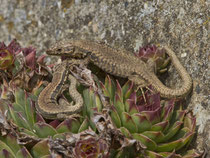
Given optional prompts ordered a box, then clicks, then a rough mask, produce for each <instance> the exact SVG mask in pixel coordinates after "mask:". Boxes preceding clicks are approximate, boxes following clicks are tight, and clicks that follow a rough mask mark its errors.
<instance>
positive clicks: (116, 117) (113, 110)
mask: <svg viewBox="0 0 210 158" xmlns="http://www.w3.org/2000/svg"><path fill="white" fill-rule="evenodd" d="M110 116H111V119H112V121H113V122H114V124H115V125H116V127H117V128H120V127H121V126H122V125H121V120H120V117H119V115H118V113H117V110H116V108H115V107H114V106H111V114H110Z"/></svg>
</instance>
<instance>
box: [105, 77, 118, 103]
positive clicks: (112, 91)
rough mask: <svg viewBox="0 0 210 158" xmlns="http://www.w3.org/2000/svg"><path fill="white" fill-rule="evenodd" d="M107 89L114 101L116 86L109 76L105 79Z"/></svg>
mask: <svg viewBox="0 0 210 158" xmlns="http://www.w3.org/2000/svg"><path fill="white" fill-rule="evenodd" d="M105 88H106V89H107V90H108V93H109V96H107V97H110V100H112V101H113V100H114V94H115V89H116V88H115V84H114V82H113V80H111V79H110V77H109V76H107V77H106V79H105Z"/></svg>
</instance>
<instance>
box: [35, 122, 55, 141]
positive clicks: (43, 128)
mask: <svg viewBox="0 0 210 158" xmlns="http://www.w3.org/2000/svg"><path fill="white" fill-rule="evenodd" d="M34 130H35V133H36V134H37V135H38V136H39V137H40V138H46V137H48V136H53V135H55V134H56V133H57V132H56V130H55V129H54V128H53V127H52V126H50V125H49V124H46V123H42V122H37V123H35V124H34Z"/></svg>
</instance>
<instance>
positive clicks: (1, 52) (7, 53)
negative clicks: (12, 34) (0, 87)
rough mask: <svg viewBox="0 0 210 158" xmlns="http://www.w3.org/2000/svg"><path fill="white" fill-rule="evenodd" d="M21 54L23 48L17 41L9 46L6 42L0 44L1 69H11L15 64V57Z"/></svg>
mask: <svg viewBox="0 0 210 158" xmlns="http://www.w3.org/2000/svg"><path fill="white" fill-rule="evenodd" d="M20 52H21V47H20V45H19V43H17V41H16V40H13V41H12V42H11V43H10V44H9V45H8V46H6V45H5V43H4V42H1V43H0V69H2V70H5V69H9V68H10V67H11V66H12V65H13V64H14V59H15V55H17V54H18V53H20Z"/></svg>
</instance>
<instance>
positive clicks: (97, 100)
mask: <svg viewBox="0 0 210 158" xmlns="http://www.w3.org/2000/svg"><path fill="white" fill-rule="evenodd" d="M93 99H94V104H95V107H97V111H101V110H102V107H103V105H102V102H101V99H100V97H99V95H98V94H97V93H94V96H93Z"/></svg>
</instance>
